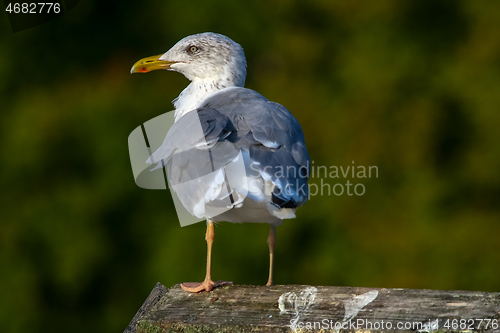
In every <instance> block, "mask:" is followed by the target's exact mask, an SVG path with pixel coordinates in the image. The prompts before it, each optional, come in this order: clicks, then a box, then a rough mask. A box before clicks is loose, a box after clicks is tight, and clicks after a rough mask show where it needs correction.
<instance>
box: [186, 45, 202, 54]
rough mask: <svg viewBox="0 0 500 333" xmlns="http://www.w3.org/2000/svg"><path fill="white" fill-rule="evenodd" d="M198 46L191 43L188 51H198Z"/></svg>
mask: <svg viewBox="0 0 500 333" xmlns="http://www.w3.org/2000/svg"><path fill="white" fill-rule="evenodd" d="M199 49H200V48H199V47H197V46H194V45H191V46H190V47H189V48H188V51H189V52H191V53H196V52H198V50H199Z"/></svg>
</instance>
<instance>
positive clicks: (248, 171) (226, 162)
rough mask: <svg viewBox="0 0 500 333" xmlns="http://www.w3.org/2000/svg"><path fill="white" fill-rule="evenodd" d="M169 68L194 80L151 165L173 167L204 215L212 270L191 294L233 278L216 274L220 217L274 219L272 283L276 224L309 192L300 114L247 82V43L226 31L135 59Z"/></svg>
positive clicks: (184, 192)
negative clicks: (215, 276)
mask: <svg viewBox="0 0 500 333" xmlns="http://www.w3.org/2000/svg"><path fill="white" fill-rule="evenodd" d="M159 69H163V70H168V71H174V72H179V73H181V74H183V75H184V76H185V77H186V78H187V79H188V80H190V81H191V83H190V84H189V85H188V86H187V87H186V88H185V89H184V90H183V91H182V92H181V94H180V95H179V96H178V97H177V98H176V99H175V100H174V101H173V104H174V106H175V114H174V117H175V122H174V124H173V125H172V127H171V128H170V129H169V130H168V133H167V135H166V137H165V140H164V142H163V143H162V145H161V146H160V147H159V148H158V149H157V150H156V151H155V152H154V153H153V154H152V155H151V156H150V157H149V159H148V160H147V162H148V163H152V164H154V163H156V164H157V165H156V168H162V167H165V168H166V169H167V174H168V180H169V183H170V184H171V185H172V188H173V189H174V191H175V192H176V194H177V195H178V197H179V199H180V200H181V202H182V204H183V206H184V208H186V210H187V211H189V212H190V213H191V214H192V215H194V216H197V217H199V218H203V219H206V221H207V230H206V234H205V239H206V242H207V268H206V276H205V280H204V281H203V282H201V283H196V282H186V283H182V284H181V287H182V288H183V289H184V290H186V291H189V292H200V291H203V290H205V291H211V290H212V289H213V288H215V287H217V286H221V285H225V284H232V282H230V281H222V280H220V281H217V282H214V281H213V280H212V278H211V259H212V245H213V242H214V237H215V231H214V223H215V222H220V221H227V222H233V223H242V222H254V223H268V224H269V225H270V230H269V235H268V238H267V244H268V246H269V258H270V260H269V278H268V282H267V284H266V286H271V285H273V265H274V248H275V246H276V226H279V225H281V224H282V223H283V220H284V219H290V218H294V217H295V211H296V209H297V208H298V207H300V206H302V205H304V204H305V203H306V201H307V199H308V196H309V188H308V186H307V181H308V178H309V154H308V152H307V149H306V145H305V139H304V134H303V132H302V128H301V126H300V124H299V122H298V121H297V119H296V118H295V117H294V116H293V115H292V114H291V113H290V111H288V110H287V109H286V108H285V107H283V106H282V105H280V104H278V103H275V102H271V101H269V100H267V99H266V98H265V97H264V96H262V95H261V94H259V93H257V92H256V91H253V90H251V89H247V88H244V85H245V78H246V59H245V54H244V52H243V48H242V47H241V46H240V45H239V44H237V43H236V42H234V41H233V40H231V39H230V38H228V37H226V36H223V35H221V34H217V33H212V32H206V33H200V34H196V35H191V36H188V37H185V38H183V39H181V40H180V41H179V42H177V43H176V44H175V45H174V46H173V47H172V48H171V49H170V50H168V51H167V52H166V53H164V54H160V55H158V56H152V57H148V58H144V59H141V60H139V61H138V62H136V63H135V64H134V65H133V67H132V69H131V73H147V72H151V71H154V70H159Z"/></svg>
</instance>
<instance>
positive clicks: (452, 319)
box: [125, 283, 500, 333]
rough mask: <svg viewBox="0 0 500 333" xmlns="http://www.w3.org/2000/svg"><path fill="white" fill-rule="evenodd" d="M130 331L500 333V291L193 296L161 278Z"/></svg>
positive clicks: (305, 290)
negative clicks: (162, 280)
mask: <svg viewBox="0 0 500 333" xmlns="http://www.w3.org/2000/svg"><path fill="white" fill-rule="evenodd" d="M132 332H137V333H163V332H165V333H166V332H500V293H488V292H475V291H442V290H425V289H424V290H415V289H386V288H381V289H374V288H352V287H324V286H316V287H313V286H301V285H286V286H282V285H278V286H272V287H264V286H262V287H256V286H243V285H232V286H225V287H221V288H217V289H214V290H213V291H211V292H202V293H199V294H191V293H187V292H185V291H184V290H182V289H181V288H180V287H179V285H175V286H173V287H172V288H171V289H167V288H166V287H165V286H163V285H162V284H160V283H158V284H157V285H156V286H155V288H154V289H153V291H152V292H151V294H150V295H149V297H148V298H147V299H146V301H145V302H144V304H143V306H142V307H141V308H140V309H139V311H138V312H137V314H136V315H135V317H134V318H133V319H132V321H131V323H130V324H129V326H128V327H127V328H126V330H125V333H132Z"/></svg>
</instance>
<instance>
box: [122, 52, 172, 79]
mask: <svg viewBox="0 0 500 333" xmlns="http://www.w3.org/2000/svg"><path fill="white" fill-rule="evenodd" d="M162 55H163V54H160V55H157V56H152V57H147V58H144V59H141V60H139V61H138V62H136V63H135V64H134V66H132V69H131V70H130V73H131V74H133V73H147V72H151V71H155V70H157V69H169V68H170V65H172V64H175V63H176V62H175V61H166V60H160V57H161V56H162Z"/></svg>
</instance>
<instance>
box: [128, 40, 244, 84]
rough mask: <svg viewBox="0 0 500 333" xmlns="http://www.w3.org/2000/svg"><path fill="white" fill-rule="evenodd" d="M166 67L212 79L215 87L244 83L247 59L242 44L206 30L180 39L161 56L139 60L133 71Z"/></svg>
mask: <svg viewBox="0 0 500 333" xmlns="http://www.w3.org/2000/svg"><path fill="white" fill-rule="evenodd" d="M155 69H167V70H170V71H176V72H179V73H181V74H183V75H184V76H185V77H186V78H188V79H189V80H191V81H205V82H211V83H214V84H215V85H216V86H218V87H217V88H218V89H222V88H224V87H234V86H237V87H243V86H244V84H245V77H246V60H245V54H244V52H243V48H242V47H241V46H240V45H239V44H238V43H235V42H234V41H232V40H231V39H230V38H228V37H226V36H223V35H220V34H216V33H212V32H205V33H201V34H197V35H191V36H188V37H185V38H183V39H181V40H180V41H179V42H177V44H175V45H174V46H173V47H172V48H171V49H170V50H168V51H167V52H166V53H164V54H162V55H160V56H154V57H149V58H145V59H142V60H139V61H138V62H137V63H136V64H135V65H134V66H133V67H132V70H131V72H132V73H145V72H149V71H152V70H155Z"/></svg>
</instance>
